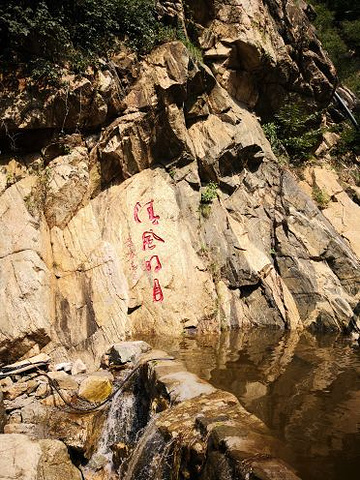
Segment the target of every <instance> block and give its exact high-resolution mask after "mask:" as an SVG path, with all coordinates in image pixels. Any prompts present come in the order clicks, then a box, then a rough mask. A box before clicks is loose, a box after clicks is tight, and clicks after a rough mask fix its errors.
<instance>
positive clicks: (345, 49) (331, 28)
mask: <svg viewBox="0 0 360 480" xmlns="http://www.w3.org/2000/svg"><path fill="white" fill-rule="evenodd" d="M311 3H312V4H313V6H314V8H315V11H316V14H317V18H316V19H315V21H314V25H315V27H316V29H317V33H318V35H319V37H320V40H321V41H322V44H323V46H324V47H325V49H326V50H327V52H328V53H329V56H330V58H331V60H332V61H333V63H334V65H335V67H336V69H337V72H338V75H339V79H340V80H341V82H342V83H344V84H345V85H347V86H348V87H349V88H351V89H352V90H353V91H354V92H355V93H356V94H357V95H358V96H360V3H359V2H358V1H354V0H312V1H311Z"/></svg>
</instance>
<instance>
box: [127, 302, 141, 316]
mask: <svg viewBox="0 0 360 480" xmlns="http://www.w3.org/2000/svg"><path fill="white" fill-rule="evenodd" d="M140 307H141V304H140V305H135V307H128V310H127V313H128V315H131V314H132V313H134V312H135V311H136V310H138V309H139V308H140Z"/></svg>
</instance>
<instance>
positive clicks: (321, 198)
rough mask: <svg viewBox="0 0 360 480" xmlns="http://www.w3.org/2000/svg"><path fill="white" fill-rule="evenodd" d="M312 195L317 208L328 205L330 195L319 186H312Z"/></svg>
mask: <svg viewBox="0 0 360 480" xmlns="http://www.w3.org/2000/svg"><path fill="white" fill-rule="evenodd" d="M312 197H313V199H314V200H315V202H316V203H317V204H318V206H319V208H326V207H327V206H328V205H329V202H330V197H329V195H328V194H327V193H326V192H325V191H324V190H322V189H321V188H319V187H316V186H315V187H313V189H312Z"/></svg>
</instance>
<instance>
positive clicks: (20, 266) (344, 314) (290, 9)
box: [0, 1, 360, 361]
mask: <svg viewBox="0 0 360 480" xmlns="http://www.w3.org/2000/svg"><path fill="white" fill-rule="evenodd" d="M296 3H297V4H299V6H296V4H295V3H293V2H277V1H271V2H270V1H266V2H260V1H259V2H251V5H250V3H249V2H245V1H242V2H241V1H235V2H231V5H228V4H224V3H223V2H217V1H215V2H210V1H209V2H206V1H198V2H195V4H194V5H195V6H199V8H195V6H194V12H193V22H194V23H195V25H196V28H197V29H198V31H199V42H200V45H201V47H202V49H203V51H204V59H205V63H202V62H198V61H196V60H195V59H194V58H193V57H192V56H191V55H190V54H189V51H188V50H187V48H186V47H185V46H184V45H183V44H182V43H181V42H177V41H174V42H170V43H166V44H163V45H161V46H159V47H157V48H156V49H155V50H154V51H153V52H152V53H150V54H149V55H148V56H146V57H145V58H143V59H141V60H139V59H137V58H136V57H135V56H134V55H130V54H129V52H128V51H126V50H124V51H122V52H120V53H118V54H117V55H115V56H114V57H113V59H112V61H111V62H109V63H108V64H105V65H104V66H103V70H102V71H101V72H100V71H99V72H88V73H87V76H84V77H83V79H82V80H81V81H80V80H79V79H75V78H71V77H67V78H66V80H67V83H66V85H67V86H66V88H65V87H64V88H65V90H64V89H61V90H59V91H57V92H55V93H52V94H48V93H46V92H41V95H40V93H39V95H40V96H39V97H38V96H37V94H34V95H30V94H29V92H28V90H26V89H24V88H22V89H19V90H18V91H16V92H15V91H12V92H11V93H6V92H5V94H2V96H1V100H0V110H1V114H2V116H3V119H4V120H3V124H2V125H3V127H4V128H3V129H2V131H3V132H5V133H4V135H5V138H6V141H7V142H5V143H4V145H5V152H6V148H7V147H9V146H11V145H12V146H14V145H13V144H14V142H15V147H16V146H17V147H18V148H19V149H20V150H19V152H20V151H21V150H22V151H23V152H24V154H23V155H20V154H19V155H14V154H12V153H11V152H10V151H9V153H5V154H4V155H3V156H2V167H1V173H0V191H1V196H0V212H1V215H0V227H1V232H2V235H1V242H0V287H1V288H0V292H1V293H0V295H1V303H2V306H3V308H2V311H1V317H0V356H1V358H3V359H4V358H6V360H7V361H8V360H9V359H17V358H19V357H21V356H22V355H24V354H30V353H32V354H34V353H37V352H38V351H39V349H43V348H45V350H47V351H48V352H52V353H53V356H54V358H56V356H58V357H59V358H60V357H61V358H62V357H63V356H64V354H65V351H67V352H70V354H71V352H72V351H74V350H77V351H79V350H83V351H84V352H87V354H88V355H90V356H92V355H95V356H96V355H98V354H99V353H100V352H102V351H104V350H105V349H106V345H107V344H109V343H111V342H114V341H115V342H116V341H119V340H121V339H123V338H125V337H126V336H129V335H136V334H137V333H139V332H142V333H151V332H157V333H160V334H162V333H163V334H169V335H176V334H181V332H182V331H183V330H184V329H193V328H196V329H197V330H199V331H219V330H220V329H222V328H239V327H240V328H243V327H248V326H253V325H257V326H262V325H269V326H274V327H278V328H297V329H301V328H303V327H304V326H305V327H310V328H320V329H321V328H328V329H336V330H347V329H349V328H354V327H356V322H357V319H358V315H359V284H360V264H359V257H358V256H357V255H358V251H359V249H358V246H356V238H355V237H354V236H351V239H350V237H349V235H347V234H345V233H344V230H341V229H339V227H338V225H337V224H336V222H335V223H334V221H333V218H332V217H331V215H327V214H326V212H324V213H325V215H324V213H323V212H321V211H320V210H319V208H318V207H317V206H316V205H315V203H314V202H313V201H312V200H311V198H310V197H309V196H308V195H307V194H306V192H304V191H303V190H302V188H301V187H300V186H299V185H298V183H297V180H296V177H295V176H294V175H293V174H292V173H291V172H290V171H289V170H288V169H286V168H285V169H284V168H283V167H281V166H280V165H279V163H278V162H277V159H276V158H275V156H274V155H273V153H272V151H271V149H270V145H269V143H268V142H267V140H266V138H265V136H264V134H263V132H262V129H261V126H260V124H259V122H258V119H257V117H256V116H255V115H254V114H252V113H250V112H249V110H248V107H250V108H255V109H256V110H257V111H259V112H262V111H264V110H266V108H267V107H266V106H268V107H269V108H268V110H269V111H271V110H272V109H273V108H275V106H276V105H275V104H276V102H277V101H278V100H279V99H280V98H281V96H282V95H283V94H284V93H286V92H287V91H290V90H292V91H298V92H300V93H302V94H303V95H308V96H309V99H310V101H313V102H314V104H316V102H318V104H319V105H320V104H321V102H325V101H326V100H327V99H328V98H329V96H330V93H331V91H332V89H333V88H334V82H335V77H334V72H333V67H332V66H331V64H330V63H329V61H328V59H327V57H326V55H325V54H324V52H323V51H322V50H321V46H320V44H319V42H318V41H317V39H316V37H315V35H314V32H313V29H312V27H311V25H310V23H309V21H308V20H307V18H306V12H309V11H308V10H307V8H306V5H305V4H304V3H303V2H296ZM176 5H177V10H176V11H177V13H176V12H175V13H174V11H169V7H168V6H167V4H165V3H164V4H163V9H164V12H163V15H168V16H170V17H171V15H172V16H173V17H174V16H175V17H174V18H177V19H179V18H180V19H181V18H182V19H184V18H185V14H184V12H183V10H182V4H181V2H178V3H176ZM200 7H201V8H200ZM195 12H198V13H197V14H196V15H197V16H196V15H195ZM304 12H305V13H304ZM186 15H188V13H186ZM264 22H265V23H264ZM284 25H286V28H285V27H284ZM281 26H282V27H281ZM300 27H301V28H300ZM305 39H307V40H306V42H305ZM303 41H304V42H305V43H302V42H303ZM270 57H271V58H270ZM261 72H262V73H261ZM265 73H266V75H267V76H266V75H265ZM264 75H265V77H264ZM295 78H296V79H297V81H296V82H295V81H294V79H295ZM279 92H280V93H279ZM40 97H41V99H42V101H41V103H39V102H40ZM244 102H245V103H246V104H247V106H246V105H245V104H244ZM265 107H266V108H265ZM64 109H65V110H64ZM100 129H101V130H100ZM64 130H66V132H67V134H66V135H65V134H64V135H62V136H61V135H60V136H59V132H60V131H64ZM79 132H80V133H79ZM26 152H27V153H26ZM29 152H31V153H29ZM214 183H216V184H217V186H218V187H217V189H216V191H215V187H214ZM344 195H345V196H346V193H345V192H344ZM346 201H347V202H351V199H350V198H349V199H348V200H346ZM84 354H85V353H84Z"/></svg>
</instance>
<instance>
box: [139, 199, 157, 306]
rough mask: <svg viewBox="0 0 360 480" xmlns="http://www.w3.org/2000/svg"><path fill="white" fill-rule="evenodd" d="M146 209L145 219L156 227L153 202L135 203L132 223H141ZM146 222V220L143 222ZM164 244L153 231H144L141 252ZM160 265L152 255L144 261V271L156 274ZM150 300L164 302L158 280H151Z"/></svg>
mask: <svg viewBox="0 0 360 480" xmlns="http://www.w3.org/2000/svg"><path fill="white" fill-rule="evenodd" d="M145 208H146V211H147V217H148V219H149V220H150V222H151V223H152V225H158V224H159V220H160V216H159V215H155V212H154V200H150V201H149V202H147V203H145V204H144V205H141V203H140V202H136V204H135V206H134V221H135V222H136V223H143V220H144V216H145V215H144V214H143V210H144V209H145ZM144 221H146V220H144ZM162 243H165V240H164V239H163V238H161V237H160V236H159V235H158V234H157V233H155V232H154V231H153V229H149V230H145V231H144V232H143V234H142V250H143V251H146V250H154V249H155V248H156V247H157V246H159V245H161V244H162ZM162 268H163V267H162V264H161V261H160V258H159V256H158V255H152V256H151V257H150V258H149V259H148V260H145V270H146V271H147V272H152V271H153V272H154V273H158V272H159V271H160V270H161V269H162ZM152 298H153V301H154V302H162V301H163V300H164V294H163V291H162V288H161V285H160V281H159V279H158V278H154V280H153V291H152Z"/></svg>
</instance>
